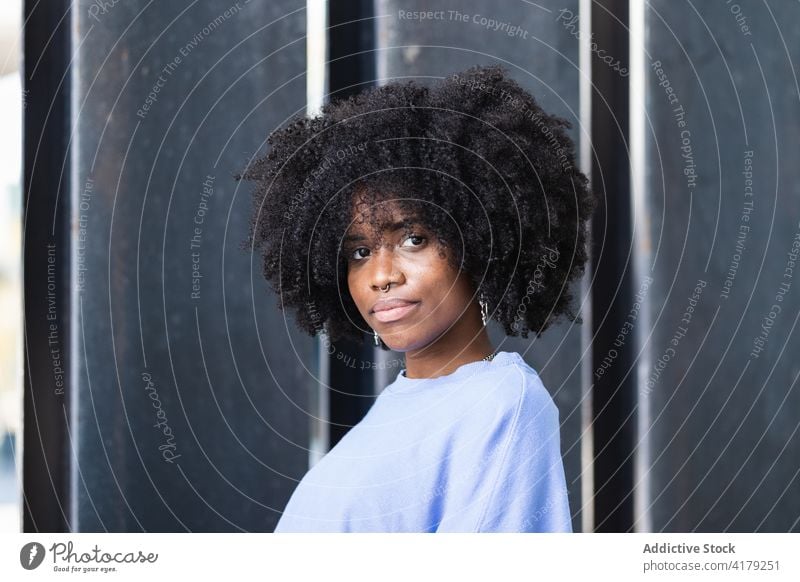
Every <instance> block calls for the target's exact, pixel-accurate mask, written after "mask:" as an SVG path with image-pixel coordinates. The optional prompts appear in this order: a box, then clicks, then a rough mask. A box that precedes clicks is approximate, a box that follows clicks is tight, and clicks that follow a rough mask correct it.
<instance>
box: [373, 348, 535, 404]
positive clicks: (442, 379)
mask: <svg viewBox="0 0 800 582" xmlns="http://www.w3.org/2000/svg"><path fill="white" fill-rule="evenodd" d="M509 364H524V365H527V363H526V362H525V360H524V359H523V358H522V356H520V355H519V354H518V353H517V352H502V351H501V352H497V353H496V354H495V356H494V358H492V359H491V360H489V361H486V360H479V361H477V362H470V363H468V364H463V365H462V366H459V367H458V368H456V369H455V370H454V371H452V372H450V373H449V374H445V375H444V376H438V377H436V378H407V377H406V376H404V373H405V371H406V369H405V368H401V369H400V371H399V372H398V373H397V378H395V380H394V382H392V383H391V384H389V385H388V386H387V387H386V388H385V389H384V391H386V392H390V393H393V394H394V393H406V392H416V391H417V390H422V389H425V390H430V389H432V388H437V387H441V386H445V385H449V384H452V383H453V382H457V381H460V380H464V379H466V378H470V377H472V376H474V375H476V374H481V373H482V372H486V371H489V370H494V369H495V368H500V367H502V366H508V365H509Z"/></svg>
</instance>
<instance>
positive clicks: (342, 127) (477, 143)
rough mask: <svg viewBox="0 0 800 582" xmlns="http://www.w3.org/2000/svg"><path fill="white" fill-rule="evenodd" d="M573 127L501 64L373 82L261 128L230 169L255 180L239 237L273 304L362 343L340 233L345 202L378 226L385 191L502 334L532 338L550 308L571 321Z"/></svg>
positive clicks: (582, 200) (581, 260) (584, 201)
mask: <svg viewBox="0 0 800 582" xmlns="http://www.w3.org/2000/svg"><path fill="white" fill-rule="evenodd" d="M570 127H571V124H570V123H569V122H568V121H567V120H565V119H562V118H559V117H556V116H552V115H548V114H547V113H545V112H544V111H543V110H542V109H541V108H540V106H539V105H538V104H537V102H536V100H535V99H534V97H533V96H532V95H530V93H528V92H527V91H525V90H524V89H523V88H522V87H520V86H519V84H517V83H516V82H515V81H514V80H512V79H511V78H509V76H508V73H507V71H506V70H505V69H504V68H502V67H500V66H487V67H479V66H476V67H472V68H470V69H468V70H466V71H464V72H461V73H458V74H455V75H452V76H450V77H447V78H445V79H442V80H440V81H438V82H437V83H436V84H434V85H433V86H430V87H428V86H424V85H420V84H418V83H417V82H414V81H407V82H393V83H389V84H386V85H383V86H379V87H374V88H370V89H368V90H366V91H364V92H362V93H360V94H358V95H355V96H352V97H350V98H347V99H343V100H340V101H338V102H332V103H329V104H328V105H326V106H324V107H323V108H322V111H321V113H320V114H319V115H317V116H314V117H310V118H309V117H306V116H298V117H295V118H293V119H292V120H290V121H289V122H288V123H287V124H286V125H285V126H284V127H282V128H279V129H277V130H275V131H274V132H272V133H271V134H270V135H269V138H268V143H269V150H268V152H267V154H266V155H263V156H260V157H255V158H254V159H252V160H251V161H250V163H249V164H248V165H247V168H246V169H245V171H244V172H242V174H241V175H239V176H237V179H242V178H244V179H247V180H251V181H253V182H255V187H254V191H253V214H252V218H251V223H250V235H249V238H248V239H247V241H245V243H244V246H246V247H247V248H250V249H254V250H255V249H256V248H258V249H260V250H261V251H262V253H263V254H262V257H263V274H264V276H265V277H266V279H267V281H268V282H269V283H270V286H271V288H272V289H273V290H274V291H275V292H276V293H277V294H278V295H279V298H280V299H279V306H280V307H281V308H282V309H284V310H286V309H289V310H292V311H294V312H295V320H296V322H297V324H298V326H299V327H300V328H301V329H302V330H304V331H305V332H307V333H308V334H310V335H312V336H315V335H317V334H318V333H320V332H321V331H324V332H325V333H327V335H328V336H329V338H330V339H331V340H333V341H338V340H339V339H345V338H347V339H353V340H355V341H363V339H364V333H365V332H370V328H369V326H368V325H367V323H366V322H365V321H364V319H363V318H362V317H361V314H360V313H359V311H358V309H357V308H356V306H355V303H354V301H353V299H352V297H351V296H350V293H349V291H348V288H347V261H346V258H345V256H344V254H343V252H342V240H343V238H344V234H345V232H346V231H347V230H348V228H349V227H350V226H351V224H352V222H351V219H352V216H353V204H354V201H356V200H361V201H363V202H364V203H365V206H364V211H365V216H368V217H369V218H368V220H369V221H370V225H371V226H373V227H376V228H380V227H381V225H382V224H383V222H381V221H382V220H385V219H383V218H380V217H379V213H378V212H377V206H375V203H376V202H379V201H383V200H387V199H394V200H396V204H399V205H400V207H401V209H402V210H403V211H404V213H405V214H406V215H407V216H411V217H415V218H416V220H417V221H418V223H421V224H422V225H423V226H424V227H426V228H427V229H428V230H429V231H430V232H432V233H434V234H435V238H436V239H437V243H438V246H439V250H440V256H443V257H446V258H447V259H448V260H449V261H450V262H451V265H452V266H453V267H455V268H456V269H459V270H460V272H465V273H467V274H468V276H469V277H470V280H471V281H472V283H473V284H474V289H475V292H476V294H477V293H479V292H480V293H482V294H483V297H484V299H485V300H486V301H487V303H488V306H489V314H490V316H491V317H492V318H493V319H494V320H495V321H497V322H498V323H499V324H500V325H502V327H503V329H504V330H505V333H506V334H507V335H511V336H516V335H522V337H525V338H527V337H528V332H529V331H533V332H534V333H535V334H536V335H537V336H538V335H539V334H541V333H542V332H543V331H544V330H546V329H547V328H548V327H549V325H550V324H551V323H552V322H553V321H554V320H556V319H557V318H558V317H559V316H561V315H564V316H566V317H568V318H569V319H570V320H572V321H576V320H577V321H578V322H580V318H578V317H577V316H576V315H575V314H574V313H573V312H572V309H571V307H570V303H571V301H572V295H571V293H570V291H569V284H570V282H571V281H572V280H573V279H576V278H577V277H579V276H580V274H581V273H582V272H583V269H584V264H585V262H586V260H587V251H586V248H585V247H586V235H587V221H588V219H589V217H590V215H591V213H592V211H593V210H594V207H595V204H596V201H595V199H594V196H593V195H592V193H591V191H590V189H589V187H588V180H587V179H586V177H585V176H584V175H583V174H582V173H581V172H580V171H579V170H578V169H577V168H576V164H575V154H574V144H573V143H572V141H571V140H570V138H569V137H568V136H567V135H566V133H565V131H564V128H567V129H568V128H570ZM448 251H449V252H448ZM381 347H383V348H384V349H386V348H385V345H383V344H382V346H381Z"/></svg>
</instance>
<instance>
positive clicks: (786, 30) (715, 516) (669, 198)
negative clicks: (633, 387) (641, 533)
mask: <svg viewBox="0 0 800 582" xmlns="http://www.w3.org/2000/svg"><path fill="white" fill-rule="evenodd" d="M675 8H676V7H675V6H674V5H673V3H672V2H666V1H664V0H659V1H656V2H651V3H650V4H649V7H648V9H647V10H646V11H645V12H644V18H645V27H646V30H647V37H646V50H647V58H646V59H645V67H646V68H645V70H644V71H643V74H644V75H645V79H646V90H647V94H646V96H644V97H645V99H644V101H643V102H641V103H639V104H637V105H638V106H640V107H641V106H644V107H645V108H646V114H647V120H648V125H647V127H646V132H647V134H646V137H645V143H646V160H647V166H648V170H647V173H646V177H645V184H646V190H645V193H644V196H643V204H644V205H645V206H646V208H645V209H644V211H643V212H642V213H641V217H642V219H643V223H641V224H637V228H639V229H642V232H643V233H645V235H644V236H643V238H642V239H641V240H642V242H643V246H642V247H640V248H639V252H642V253H645V255H646V256H647V259H648V260H647V263H648V267H649V269H650V270H651V274H652V277H653V285H652V288H651V290H650V292H649V295H648V297H647V309H648V310H649V315H650V319H651V320H652V331H651V333H650V334H649V335H647V336H646V337H645V338H644V342H643V347H644V349H645V350H646V352H647V354H648V356H649V363H648V364H647V365H643V364H641V363H640V369H639V376H640V378H641V379H642V381H641V383H640V387H639V396H640V404H641V405H642V406H647V407H648V416H649V418H650V419H651V423H650V425H649V426H648V427H647V428H646V430H647V431H648V434H647V437H648V439H649V448H650V455H649V456H650V457H651V464H650V466H649V467H647V468H646V475H647V478H648V479H649V480H650V487H649V489H650V493H649V499H647V502H646V503H645V505H644V507H645V511H646V512H648V513H649V516H646V515H642V514H640V515H639V516H637V519H645V518H648V519H651V520H652V527H653V529H654V530H656V531H790V530H791V531H798V529H799V528H800V525H799V524H800V496H798V494H797V492H798V485H800V482H799V481H798V470H799V469H800V465H798V459H800V436H799V435H798V432H797V429H798V416H797V410H798V409H800V391H799V390H798V389H797V379H798V373H799V372H800V368H798V363H797V358H796V357H795V356H796V354H797V353H798V349H800V345H798V339H797V337H798V334H797V323H798V316H799V315H800V289H798V287H797V285H798V283H797V281H796V280H795V279H796V277H795V276H796V274H797V271H796V269H795V266H796V265H793V264H792V262H793V260H794V259H793V258H792V256H793V255H792V254H791V253H792V249H793V248H794V249H795V251H796V250H797V247H796V246H795V247H793V244H794V245H797V244H800V238H798V237H800V195H799V194H800V186H799V185H798V184H800V166H798V164H797V160H798V159H800V151H799V150H800V145H798V141H797V135H798V129H799V128H800V108H798V93H799V92H798V83H797V69H796V63H797V62H800V50H798V49H799V48H800V42H798V41H799V40H800V28H798V26H797V23H798V22H799V21H800V7H798V5H797V4H796V3H789V2H780V3H769V4H766V3H757V2H749V1H740V2H737V3H730V2H718V3H717V2H713V3H694V4H686V5H681V9H679V10H676V9H675ZM793 63H794V66H793ZM748 180H752V182H748ZM748 188H752V189H751V190H748ZM695 296H696V297H695ZM641 436H642V437H644V436H645V435H644V434H643V435H641Z"/></svg>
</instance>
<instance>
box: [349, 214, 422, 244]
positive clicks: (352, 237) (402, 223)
mask: <svg viewBox="0 0 800 582" xmlns="http://www.w3.org/2000/svg"><path fill="white" fill-rule="evenodd" d="M417 225H418V222H417V221H416V220H414V219H410V218H409V219H404V220H399V221H397V222H393V223H391V224H390V225H389V226H388V227H387V229H386V230H387V231H388V232H396V231H398V230H400V229H401V228H406V227H408V226H417ZM362 240H367V237H365V236H364V235H362V234H359V233H357V234H349V235H347V236H345V237H344V239H343V242H345V243H348V242H356V241H362Z"/></svg>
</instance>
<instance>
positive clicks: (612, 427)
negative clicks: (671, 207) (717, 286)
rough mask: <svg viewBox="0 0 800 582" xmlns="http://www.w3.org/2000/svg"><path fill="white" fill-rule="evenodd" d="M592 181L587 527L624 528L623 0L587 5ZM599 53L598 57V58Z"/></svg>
mask: <svg viewBox="0 0 800 582" xmlns="http://www.w3.org/2000/svg"><path fill="white" fill-rule="evenodd" d="M591 33H592V36H591V40H592V45H591V46H592V47H593V48H592V50H591V53H592V54H591V57H590V61H591V71H592V88H593V93H592V107H591V112H592V113H591V118H592V120H591V126H592V148H593V152H594V165H593V168H592V185H593V188H594V190H595V192H597V193H598V195H599V196H600V197H601V202H600V204H599V205H598V208H597V211H596V213H595V216H594V220H593V225H592V239H593V256H592V273H593V276H592V283H591V285H592V332H593V338H592V342H591V353H592V360H593V366H592V371H591V376H590V381H591V386H592V388H591V392H592V409H593V415H592V416H593V422H592V432H593V441H594V443H593V445H594V447H593V448H594V451H593V458H592V465H591V470H592V471H593V473H594V474H593V479H594V487H593V489H594V490H593V505H594V528H593V529H594V531H628V530H629V529H630V528H631V525H632V523H633V505H634V498H633V495H632V487H633V471H634V467H633V459H634V457H633V453H632V451H633V449H634V446H633V442H634V438H635V433H636V416H635V414H636V411H635V405H636V403H635V396H634V392H635V389H634V387H635V380H636V378H635V377H634V376H633V375H632V374H631V373H630V370H631V368H632V362H633V361H634V358H635V345H634V342H633V341H628V340H629V338H628V336H626V335H625V334H624V333H622V332H625V331H627V330H628V328H626V327H625V323H632V322H631V321H629V320H628V318H629V315H630V314H631V313H632V303H633V302H632V293H631V281H632V279H633V278H634V275H633V271H634V258H635V253H634V249H633V244H632V230H633V229H632V220H631V202H630V194H631V189H630V169H629V168H630V165H629V145H628V138H629V119H628V108H629V76H628V74H627V73H628V71H629V70H630V65H629V62H628V52H629V51H628V43H629V41H628V2H627V1H625V0H602V1H598V2H594V3H593V4H592V8H591ZM601 56H602V58H601Z"/></svg>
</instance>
